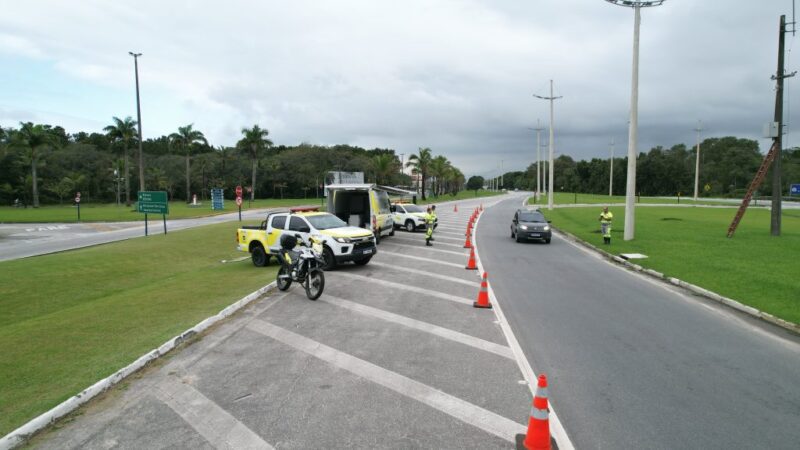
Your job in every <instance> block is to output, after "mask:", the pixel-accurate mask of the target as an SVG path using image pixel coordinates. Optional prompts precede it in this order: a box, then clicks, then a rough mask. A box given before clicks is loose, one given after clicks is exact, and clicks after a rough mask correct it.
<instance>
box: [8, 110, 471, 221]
mask: <svg viewBox="0 0 800 450" xmlns="http://www.w3.org/2000/svg"><path fill="white" fill-rule="evenodd" d="M136 125H137V123H136V121H135V120H132V119H131V118H130V117H126V118H124V119H120V118H117V117H114V118H113V119H112V123H111V124H110V125H109V126H107V127H105V128H104V130H103V131H104V133H96V132H93V133H87V132H82V131H81V132H77V133H72V134H69V133H67V132H66V130H65V129H64V128H63V127H60V126H51V125H47V124H34V123H30V122H26V123H20V125H19V127H18V128H5V129H4V128H0V204H2V205H9V204H12V203H15V202H20V204H26V205H32V206H34V207H38V206H39V204H40V203H50V204H52V203H64V201H65V200H66V201H68V202H69V201H71V199H72V197H73V196H74V195H75V193H76V192H81V198H82V200H83V201H90V202H114V201H119V202H120V203H125V204H126V205H131V204H132V203H133V202H135V201H136V192H137V191H138V190H162V191H166V192H167V193H168V196H169V198H170V200H178V199H180V200H185V201H187V202H188V201H191V198H192V195H197V197H198V198H199V199H205V198H208V197H209V195H210V190H211V189H212V188H223V189H224V192H225V195H226V197H228V198H232V197H233V196H234V195H235V194H234V188H235V186H239V185H240V186H243V187H245V188H246V189H247V191H248V193H247V194H246V195H248V196H249V197H250V198H251V199H255V198H276V197H280V198H283V197H287V198H288V197H294V198H299V197H316V196H319V195H321V194H322V191H321V189H320V188H321V186H322V185H323V184H324V179H325V175H326V174H327V172H329V171H344V172H364V174H365V178H366V180H365V181H367V182H373V183H377V184H381V185H390V186H400V187H406V188H408V189H416V188H418V187H419V188H421V191H422V197H423V198H425V196H426V194H427V193H431V194H433V195H443V194H447V193H452V194H454V193H457V192H458V191H459V190H460V189H462V188H463V185H464V183H465V180H464V175H463V174H462V172H461V171H460V170H459V169H458V168H456V167H454V166H453V165H452V163H451V162H450V161H449V160H448V159H447V158H445V157H444V156H442V155H438V156H434V155H433V151H432V150H431V149H430V148H427V147H421V148H419V151H418V152H417V153H416V154H414V155H411V156H410V157H409V158H408V161H407V162H405V165H406V168H408V169H409V170H407V171H403V170H401V166H402V164H403V163H404V161H401V160H400V158H398V156H397V154H396V153H395V151H394V150H393V149H386V148H373V149H369V150H368V149H364V148H361V147H356V146H350V145H334V146H320V145H312V144H307V143H301V144H299V145H295V146H285V145H274V144H273V143H272V141H271V140H270V139H269V131H268V130H267V129H266V128H262V127H260V126H259V125H254V126H253V127H250V128H243V129H242V130H241V133H242V136H241V139H240V140H239V141H238V142H237V143H236V145H235V146H213V145H211V144H210V143H209V142H208V140H207V139H206V137H205V135H204V134H203V133H202V132H201V131H200V130H197V129H195V128H194V126H193V125H192V124H189V125H186V126H182V127H179V128H178V130H177V131H176V132H175V133H171V134H169V135H166V136H160V137H157V138H151V139H146V140H145V141H144V142H142V145H141V147H142V154H141V155H139V150H138V149H139V143H138V134H137V131H136ZM139 161H141V164H140V163H139ZM404 172H410V173H411V174H412V175H413V177H412V176H411V175H408V174H406V173H404Z"/></svg>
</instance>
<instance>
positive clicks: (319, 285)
mask: <svg viewBox="0 0 800 450" xmlns="http://www.w3.org/2000/svg"><path fill="white" fill-rule="evenodd" d="M305 285H306V296H307V297H308V299H309V300H316V299H318V298H319V296H320V295H322V291H323V290H324V289H325V274H324V273H323V272H322V271H321V270H320V269H311V270H310V271H309V272H308V276H306V282H305Z"/></svg>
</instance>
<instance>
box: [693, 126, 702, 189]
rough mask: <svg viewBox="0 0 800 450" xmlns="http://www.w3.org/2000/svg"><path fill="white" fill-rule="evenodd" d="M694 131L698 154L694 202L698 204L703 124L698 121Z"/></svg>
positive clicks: (696, 157)
mask: <svg viewBox="0 0 800 450" xmlns="http://www.w3.org/2000/svg"><path fill="white" fill-rule="evenodd" d="M694 131H696V132H697V154H696V155H695V161H694V201H695V202H697V195H698V192H699V186H700V132H701V131H703V122H701V121H699V120H698V121H697V128H695V129H694Z"/></svg>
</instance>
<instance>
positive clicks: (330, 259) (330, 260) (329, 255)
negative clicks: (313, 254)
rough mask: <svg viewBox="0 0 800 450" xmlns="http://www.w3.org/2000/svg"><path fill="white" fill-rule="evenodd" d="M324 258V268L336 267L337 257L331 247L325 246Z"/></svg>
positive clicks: (323, 250) (331, 268)
mask: <svg viewBox="0 0 800 450" xmlns="http://www.w3.org/2000/svg"><path fill="white" fill-rule="evenodd" d="M322 259H323V260H325V265H323V266H322V270H333V269H334V268H335V267H336V257H335V256H334V255H333V250H331V248H330V247H328V246H325V247H323V249H322Z"/></svg>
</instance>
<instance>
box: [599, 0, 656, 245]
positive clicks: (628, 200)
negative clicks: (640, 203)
mask: <svg viewBox="0 0 800 450" xmlns="http://www.w3.org/2000/svg"><path fill="white" fill-rule="evenodd" d="M606 1H607V2H609V3H613V4H615V5H619V6H626V7H629V8H633V11H634V21H633V70H632V76H631V122H630V127H629V129H628V179H627V184H626V187H625V230H624V231H625V232H624V235H623V238H624V239H625V240H626V241H630V240H633V237H634V226H635V221H634V214H635V213H636V212H635V208H636V204H635V200H636V155H637V149H636V143H637V132H638V127H639V24H640V23H641V22H642V15H641V11H640V10H641V9H642V8H643V7H649V6H659V5H661V4H662V3H664V0H653V1H638V0H606Z"/></svg>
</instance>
